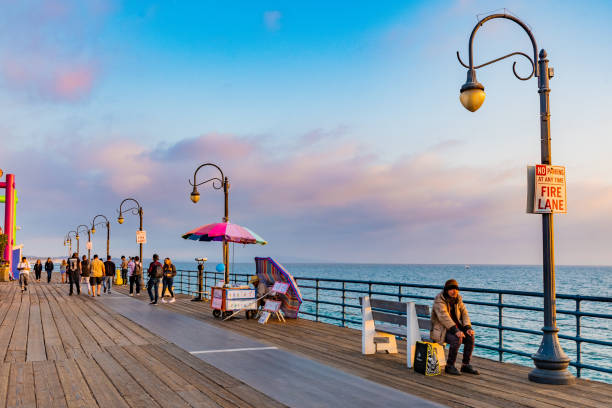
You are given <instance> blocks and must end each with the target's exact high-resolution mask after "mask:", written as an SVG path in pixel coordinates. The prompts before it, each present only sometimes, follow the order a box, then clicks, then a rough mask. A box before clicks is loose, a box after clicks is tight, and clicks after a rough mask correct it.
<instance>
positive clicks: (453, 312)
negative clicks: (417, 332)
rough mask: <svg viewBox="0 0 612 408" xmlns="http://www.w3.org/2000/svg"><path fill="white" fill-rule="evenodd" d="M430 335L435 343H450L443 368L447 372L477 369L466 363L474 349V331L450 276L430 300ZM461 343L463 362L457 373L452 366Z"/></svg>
mask: <svg viewBox="0 0 612 408" xmlns="http://www.w3.org/2000/svg"><path fill="white" fill-rule="evenodd" d="M430 337H431V339H432V340H433V341H435V342H437V343H448V344H449V345H450V349H449V351H448V358H447V359H446V368H445V372H446V373H447V374H451V375H461V373H467V374H474V375H478V370H476V369H474V368H473V367H472V366H471V365H470V359H471V357H472V351H474V337H475V333H474V329H472V323H471V322H470V316H469V314H468V312H467V308H466V307H465V304H463V299H462V298H461V295H459V284H458V283H457V281H456V280H454V279H449V280H447V281H446V283H445V284H444V290H443V291H442V292H440V293H439V294H438V295H437V296H436V298H435V300H434V305H433V310H432V312H431V330H430ZM461 344H463V364H462V365H461V373H460V372H459V370H457V368H456V367H455V361H456V360H457V353H458V352H459V347H461Z"/></svg>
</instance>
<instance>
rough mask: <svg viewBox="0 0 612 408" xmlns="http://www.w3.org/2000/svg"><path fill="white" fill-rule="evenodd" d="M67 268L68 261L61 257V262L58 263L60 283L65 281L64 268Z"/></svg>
mask: <svg viewBox="0 0 612 408" xmlns="http://www.w3.org/2000/svg"><path fill="white" fill-rule="evenodd" d="M67 269H68V262H66V260H65V259H62V263H61V264H60V274H61V275H62V283H66V270H67Z"/></svg>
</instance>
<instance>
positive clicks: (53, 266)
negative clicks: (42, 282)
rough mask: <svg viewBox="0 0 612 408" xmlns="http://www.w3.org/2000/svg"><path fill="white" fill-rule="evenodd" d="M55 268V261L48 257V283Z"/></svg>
mask: <svg viewBox="0 0 612 408" xmlns="http://www.w3.org/2000/svg"><path fill="white" fill-rule="evenodd" d="M53 268H55V265H53V261H52V260H51V258H47V262H45V272H47V283H51V274H52V273H53Z"/></svg>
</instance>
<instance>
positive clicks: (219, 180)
mask: <svg viewBox="0 0 612 408" xmlns="http://www.w3.org/2000/svg"><path fill="white" fill-rule="evenodd" d="M207 166H210V167H214V168H216V169H217V170H219V173H220V174H221V177H212V178H209V179H208V180H204V181H202V182H200V183H198V182H197V179H196V176H197V174H198V171H199V170H200V169H201V168H202V167H207ZM210 181H212V186H213V188H214V189H215V190H221V189H223V195H224V198H225V212H224V214H223V222H228V221H229V208H228V194H229V188H230V183H229V179H228V178H227V177H225V176H224V175H223V170H221V168H220V167H219V166H217V165H216V164H213V163H204V164H201V165H200V166H199V167H198V168H197V169H196V170H195V172H194V173H193V183H192V182H191V180H189V184H191V185H192V186H193V191H192V192H191V195H190V198H191V201H193V202H194V203H197V202H198V201H200V193H199V192H198V186H201V185H202V184H206V183H208V182H210ZM223 264H224V265H225V284H228V283H229V246H228V243H227V241H225V240H223Z"/></svg>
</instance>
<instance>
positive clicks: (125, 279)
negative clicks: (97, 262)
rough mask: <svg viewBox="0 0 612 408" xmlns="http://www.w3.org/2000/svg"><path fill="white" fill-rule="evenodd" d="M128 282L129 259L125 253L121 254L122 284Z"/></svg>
mask: <svg viewBox="0 0 612 408" xmlns="http://www.w3.org/2000/svg"><path fill="white" fill-rule="evenodd" d="M127 284H128V261H127V259H125V255H121V285H122V286H125V285H127Z"/></svg>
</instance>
